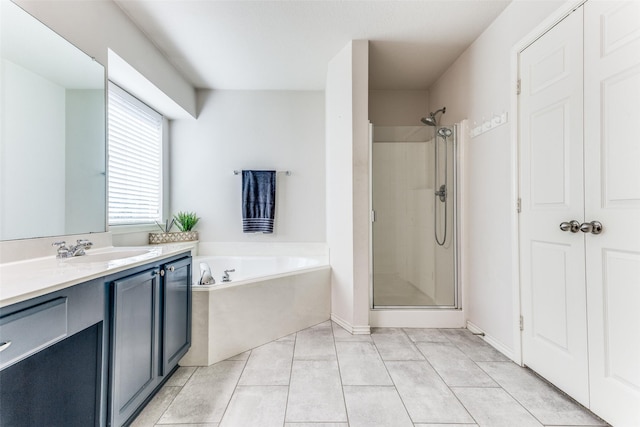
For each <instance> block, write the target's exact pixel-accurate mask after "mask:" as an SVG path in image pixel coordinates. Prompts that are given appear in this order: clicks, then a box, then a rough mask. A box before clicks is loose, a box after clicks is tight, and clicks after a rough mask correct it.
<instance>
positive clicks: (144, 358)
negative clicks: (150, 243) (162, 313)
mask: <svg viewBox="0 0 640 427" xmlns="http://www.w3.org/2000/svg"><path fill="white" fill-rule="evenodd" d="M158 276H159V275H158V271H157V269H150V270H146V271H143V272H141V273H138V274H135V275H133V276H129V277H126V278H123V279H121V280H116V281H114V282H113V283H112V291H113V311H112V312H113V323H112V330H111V334H112V335H111V336H112V340H111V343H112V357H111V361H112V362H111V369H112V389H111V398H112V402H111V425H114V426H119V425H122V423H123V422H124V421H126V420H127V419H128V418H129V417H130V416H131V414H132V413H133V412H134V411H135V410H136V409H137V408H138V406H139V405H140V404H141V403H142V402H143V401H144V400H145V398H146V397H147V395H148V393H149V392H150V391H151V390H152V389H153V388H154V387H155V386H156V382H157V381H156V380H157V378H158V368H159V367H158V350H157V339H158V338H157V326H156V325H157V307H158V303H159V294H158V288H159V282H158Z"/></svg>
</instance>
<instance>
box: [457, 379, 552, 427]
mask: <svg viewBox="0 0 640 427" xmlns="http://www.w3.org/2000/svg"><path fill="white" fill-rule="evenodd" d="M453 391H454V393H455V394H456V396H458V398H459V399H460V401H461V402H462V404H463V405H464V406H465V408H467V410H468V411H469V413H470V414H471V415H472V416H473V418H474V419H475V420H476V421H477V422H478V424H479V425H481V426H482V427H485V426H486V427H515V426H517V427H540V426H542V424H540V423H539V422H538V421H537V420H536V419H535V418H534V417H533V415H531V414H530V413H529V412H527V410H526V409H524V408H523V407H522V406H521V405H520V404H519V403H518V402H516V401H515V400H514V399H513V398H512V397H511V396H509V394H507V392H506V391H504V390H503V389H501V388H474V387H454V388H453Z"/></svg>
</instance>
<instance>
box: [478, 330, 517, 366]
mask: <svg viewBox="0 0 640 427" xmlns="http://www.w3.org/2000/svg"><path fill="white" fill-rule="evenodd" d="M467 329H468V330H470V331H471V332H472V333H474V334H476V335H478V336H479V337H480V338H482V339H483V340H484V341H485V342H486V343H487V344H489V345H490V346H491V347H493V348H495V349H496V350H498V351H499V352H500V353H502V354H504V355H505V356H507V357H508V358H509V359H511V360H513V361H514V362H516V360H515V358H514V356H515V355H514V354H513V350H511V349H510V348H508V347H507V346H506V345H504V344H503V343H502V342H500V341H498V340H497V339H495V338H494V337H492V336H491V335H487V333H486V332H485V331H483V330H482V329H481V328H479V327H478V326H477V325H474V324H473V322H470V321H468V320H467ZM479 334H482V335H479ZM516 363H518V362H516Z"/></svg>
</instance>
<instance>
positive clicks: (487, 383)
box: [417, 343, 498, 387]
mask: <svg viewBox="0 0 640 427" xmlns="http://www.w3.org/2000/svg"><path fill="white" fill-rule="evenodd" d="M417 346H418V348H419V349H420V351H421V352H422V354H424V355H425V357H426V358H427V360H428V361H429V363H430V364H431V366H433V368H434V369H435V370H436V371H437V372H438V374H439V375H440V376H441V377H442V379H443V380H444V382H446V383H447V385H448V386H450V387H451V386H461V387H498V384H496V383H495V382H494V381H493V380H492V379H491V378H490V377H489V376H488V375H487V374H486V373H485V372H484V371H483V370H482V369H480V368H479V367H478V365H476V363H475V362H474V361H473V360H471V359H469V358H468V357H467V356H466V355H465V354H464V353H463V352H462V351H460V350H459V349H458V348H457V347H456V346H454V345H453V344H444V343H418V344H417Z"/></svg>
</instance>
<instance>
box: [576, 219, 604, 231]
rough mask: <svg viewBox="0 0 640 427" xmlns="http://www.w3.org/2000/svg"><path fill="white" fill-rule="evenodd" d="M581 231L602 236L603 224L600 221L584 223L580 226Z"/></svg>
mask: <svg viewBox="0 0 640 427" xmlns="http://www.w3.org/2000/svg"><path fill="white" fill-rule="evenodd" d="M580 231H582V232H583V233H591V234H600V233H602V223H601V222H600V221H591V222H583V223H582V224H580Z"/></svg>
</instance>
